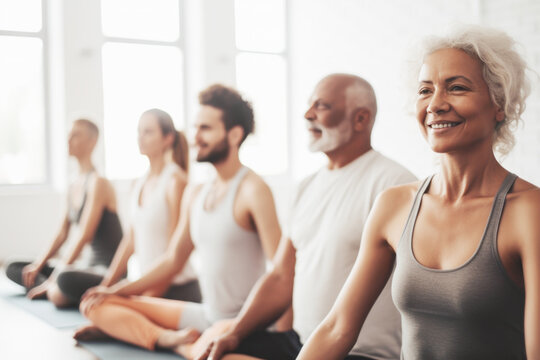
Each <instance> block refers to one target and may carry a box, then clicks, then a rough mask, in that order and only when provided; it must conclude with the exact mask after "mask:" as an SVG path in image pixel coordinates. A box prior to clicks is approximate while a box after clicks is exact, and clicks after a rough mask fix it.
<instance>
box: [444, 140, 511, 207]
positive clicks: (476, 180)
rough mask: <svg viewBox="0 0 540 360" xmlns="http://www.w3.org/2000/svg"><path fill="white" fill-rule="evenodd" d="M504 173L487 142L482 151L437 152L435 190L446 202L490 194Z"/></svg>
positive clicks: (495, 189) (498, 184) (499, 183)
mask: <svg viewBox="0 0 540 360" xmlns="http://www.w3.org/2000/svg"><path fill="white" fill-rule="evenodd" d="M507 174H508V172H507V171H506V170H505V169H504V168H503V167H502V166H501V164H499V162H498V161H497V159H496V158H495V155H494V154H493V151H492V149H491V145H490V147H489V149H484V151H475V152H472V151H471V152H465V151H461V152H455V153H445V154H442V155H441V172H440V176H437V177H436V178H437V179H436V180H437V181H436V182H435V183H436V185H435V186H436V191H437V192H438V193H439V194H440V195H441V196H442V197H444V198H446V199H448V200H450V201H459V200H460V199H464V198H468V197H484V196H493V195H494V194H495V193H496V192H497V190H498V188H499V186H500V185H501V183H502V181H503V179H504V177H505V176H506V175H507Z"/></svg>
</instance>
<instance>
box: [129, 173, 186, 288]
mask: <svg viewBox="0 0 540 360" xmlns="http://www.w3.org/2000/svg"><path fill="white" fill-rule="evenodd" d="M178 169H179V167H178V165H176V164H175V163H169V164H167V165H165V167H164V168H163V170H162V171H161V174H159V177H158V179H157V183H156V187H155V188H154V189H153V191H152V194H151V196H150V197H148V198H147V199H146V202H145V203H144V204H143V205H142V206H140V205H139V198H140V196H141V191H142V188H143V185H144V183H145V182H146V179H147V178H148V174H146V175H145V176H143V177H142V178H140V179H137V181H136V182H135V186H134V188H133V196H132V199H131V219H132V222H131V223H132V226H133V237H134V242H135V254H134V255H135V257H136V264H137V266H136V271H137V272H138V274H136V276H135V278H136V277H137V276H141V275H143V274H145V273H146V272H147V271H149V270H151V269H152V267H153V265H155V262H156V259H158V258H160V257H161V255H162V254H163V253H164V252H165V251H166V250H167V247H168V244H169V207H168V206H167V184H168V183H169V181H170V179H171V177H172V176H173V174H174V172H175V171H178ZM130 265H131V264H130ZM130 270H133V268H132V267H131V266H130ZM132 272H133V271H132ZM129 277H130V279H133V276H129ZM194 279H196V276H195V272H194V271H193V268H192V266H191V264H190V262H189V260H188V262H187V263H186V266H185V267H184V270H183V271H182V272H181V273H180V274H178V275H177V276H176V277H175V278H174V280H173V284H177V285H178V284H184V283H187V282H189V281H192V280H194Z"/></svg>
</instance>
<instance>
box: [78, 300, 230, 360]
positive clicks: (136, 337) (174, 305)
mask: <svg viewBox="0 0 540 360" xmlns="http://www.w3.org/2000/svg"><path fill="white" fill-rule="evenodd" d="M203 307H204V305H202V304H196V303H191V302H185V301H179V300H170V299H161V298H155V297H149V296H130V297H122V296H117V295H110V296H106V298H105V299H104V300H103V302H102V303H101V304H99V305H96V306H94V307H93V308H92V309H90V310H89V311H84V310H86V309H85V302H84V301H83V303H82V304H81V309H82V310H83V313H84V315H85V316H86V317H87V318H88V319H89V320H91V321H92V323H93V325H94V326H96V327H98V328H99V329H100V330H101V331H103V332H104V333H106V334H107V335H109V336H111V337H113V338H115V339H118V340H122V341H125V342H128V343H130V344H133V345H136V346H139V347H143V348H145V349H148V350H154V349H155V346H156V342H157V340H158V338H159V337H160V336H161V334H162V333H163V332H164V331H166V330H178V329H179V328H195V329H196V330H198V331H199V332H200V333H202V335H201V336H200V337H199V339H198V340H197V341H196V342H194V343H192V344H188V345H184V346H183V347H182V349H181V351H182V353H183V355H184V356H185V357H187V358H188V359H190V358H192V357H193V356H194V354H197V353H198V352H199V351H201V350H203V349H205V348H206V346H207V345H208V344H209V343H210V342H211V341H212V340H213V339H214V338H215V337H216V336H218V335H220V334H223V333H224V332H225V331H227V330H228V329H229V327H230V325H231V324H232V319H227V320H220V321H218V322H216V323H214V324H211V323H210V322H209V321H207V320H206V319H205V316H204V308H203Z"/></svg>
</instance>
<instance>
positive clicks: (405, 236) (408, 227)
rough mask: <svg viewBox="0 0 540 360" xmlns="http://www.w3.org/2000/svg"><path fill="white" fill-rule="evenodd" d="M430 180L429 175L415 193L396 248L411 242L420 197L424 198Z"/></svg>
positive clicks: (431, 176)
mask: <svg viewBox="0 0 540 360" xmlns="http://www.w3.org/2000/svg"><path fill="white" fill-rule="evenodd" d="M431 179H433V175H430V176H428V177H427V178H425V179H424V181H423V182H422V184H420V187H419V188H418V191H417V192H416V196H415V197H414V202H413V205H412V207H411V211H410V212H409V217H408V218H407V222H406V223H405V228H404V229H403V233H402V234H401V239H400V241H399V244H398V247H399V246H400V245H401V244H404V245H405V244H410V242H411V240H412V232H413V229H414V224H415V223H416V217H417V216H418V211H419V210H420V204H421V203H422V196H424V194H425V192H426V190H427V188H428V187H429V184H431ZM404 240H405V241H404ZM407 246H408V245H407Z"/></svg>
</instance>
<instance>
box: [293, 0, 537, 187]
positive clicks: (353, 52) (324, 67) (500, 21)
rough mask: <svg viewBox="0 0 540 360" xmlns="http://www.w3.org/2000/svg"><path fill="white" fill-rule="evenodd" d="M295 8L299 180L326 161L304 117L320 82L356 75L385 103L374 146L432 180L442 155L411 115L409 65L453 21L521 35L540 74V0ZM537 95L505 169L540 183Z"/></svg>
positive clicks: (425, 0) (305, 4)
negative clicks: (419, 45) (310, 146)
mask: <svg viewBox="0 0 540 360" xmlns="http://www.w3.org/2000/svg"><path fill="white" fill-rule="evenodd" d="M290 4H291V5H290V17H291V21H290V32H291V41H290V49H291V56H290V62H291V64H290V66H291V76H292V79H291V82H292V84H293V89H292V99H291V102H292V114H293V117H292V119H290V121H292V122H293V127H294V130H295V132H296V134H295V135H294V138H295V139H298V140H297V141H296V143H295V144H294V146H295V148H294V149H293V150H294V152H293V155H294V167H293V172H294V176H295V178H299V177H302V176H304V175H305V173H306V172H307V167H308V166H306V163H308V164H309V166H310V167H312V168H316V167H317V166H319V165H320V163H321V161H323V160H324V159H321V157H319V156H314V155H312V154H309V153H308V152H307V150H305V149H306V141H307V135H306V134H305V131H304V123H303V113H304V111H305V109H306V101H307V98H308V96H309V95H310V92H311V91H312V89H313V86H314V84H315V83H316V82H317V81H318V80H319V79H320V78H321V77H323V76H324V75H326V74H328V73H332V72H350V73H354V74H357V75H360V76H362V77H364V78H366V79H367V80H368V81H370V82H371V83H372V85H373V86H374V88H375V91H376V93H377V96H378V105H379V113H378V116H377V120H376V126H375V129H374V133H373V145H374V147H375V148H376V149H378V150H379V151H381V152H382V153H384V154H386V155H387V156H389V157H391V158H394V159H396V160H398V161H399V162H401V163H402V164H404V165H405V166H407V167H408V168H409V169H410V170H412V171H413V172H414V173H415V174H416V175H417V176H420V177H424V176H426V175H428V174H430V173H431V172H433V170H434V156H433V154H432V153H431V151H430V150H429V148H428V147H427V145H426V143H425V142H424V140H423V139H422V137H421V136H420V133H419V131H418V129H417V125H416V122H415V119H414V118H413V117H412V116H411V115H410V114H408V111H410V110H412V106H411V105H412V104H409V105H408V107H407V103H406V101H407V93H409V89H407V88H406V85H407V82H406V81H407V75H406V73H407V70H408V69H407V67H406V64H405V63H406V61H407V59H409V58H410V57H411V54H410V52H411V47H412V45H414V44H415V43H416V42H417V41H418V40H419V39H421V38H422V37H423V36H425V35H429V34H434V33H437V32H439V31H440V30H443V28H445V27H446V26H447V25H448V24H451V23H483V24H485V25H490V26H495V27H499V28H502V29H503V30H506V31H508V32H509V33H510V34H511V35H513V36H515V38H516V39H517V40H518V41H519V42H521V43H523V45H524V49H523V50H524V52H525V54H526V55H527V57H528V60H529V64H530V66H532V67H533V68H535V69H536V71H538V72H540V47H539V46H538V44H540V2H538V1H536V0H520V1H518V2H509V1H504V0H499V1H487V0H486V1H480V0H478V1H453V2H450V1H432V0H415V1H399V0H389V1H369V0H334V1H325V0H294V1H291V3H290ZM535 89H536V92H535V93H534V94H533V96H531V98H530V99H529V101H528V109H527V114H526V116H525V117H524V118H525V127H524V128H523V129H522V131H519V132H518V133H517V146H516V148H515V150H514V152H513V153H512V154H511V155H510V156H509V157H508V158H507V159H506V160H505V165H506V166H508V167H509V168H510V169H512V170H513V171H515V172H517V173H518V174H519V175H521V176H523V177H524V178H526V179H528V180H530V181H533V182H534V183H536V184H540V163H539V160H540V156H539V155H540V146H539V143H540V141H539V140H540V122H538V121H534V120H536V119H538V118H540V109H539V107H540V101H538V100H539V97H538V82H536V84H535ZM306 159H309V161H308V160H306Z"/></svg>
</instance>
